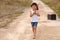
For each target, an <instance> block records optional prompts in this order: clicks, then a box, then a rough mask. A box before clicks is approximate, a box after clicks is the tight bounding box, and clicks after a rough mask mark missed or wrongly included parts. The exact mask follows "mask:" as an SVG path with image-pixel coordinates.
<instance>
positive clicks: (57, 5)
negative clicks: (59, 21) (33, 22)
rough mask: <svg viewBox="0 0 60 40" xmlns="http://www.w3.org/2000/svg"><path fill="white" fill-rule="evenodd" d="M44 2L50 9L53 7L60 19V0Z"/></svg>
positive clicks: (44, 0)
mask: <svg viewBox="0 0 60 40" xmlns="http://www.w3.org/2000/svg"><path fill="white" fill-rule="evenodd" d="M42 1H43V2H44V3H46V4H47V5H48V6H49V7H51V8H52V9H53V10H54V11H55V12H56V13H57V14H58V16H59V18H60V0H42Z"/></svg>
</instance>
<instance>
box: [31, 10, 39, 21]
mask: <svg viewBox="0 0 60 40" xmlns="http://www.w3.org/2000/svg"><path fill="white" fill-rule="evenodd" d="M37 12H38V11H36V13H37ZM31 13H32V14H33V13H34V11H33V10H31ZM31 22H38V16H37V15H33V16H32V17H31Z"/></svg>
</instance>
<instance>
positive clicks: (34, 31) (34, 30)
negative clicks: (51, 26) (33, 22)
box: [32, 27, 36, 39]
mask: <svg viewBox="0 0 60 40" xmlns="http://www.w3.org/2000/svg"><path fill="white" fill-rule="evenodd" d="M32 31H33V35H34V39H35V37H36V27H33V28H32Z"/></svg>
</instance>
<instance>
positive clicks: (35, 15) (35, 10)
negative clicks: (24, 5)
mask: <svg viewBox="0 0 60 40" xmlns="http://www.w3.org/2000/svg"><path fill="white" fill-rule="evenodd" d="M31 8H32V10H31V11H30V17H31V25H32V31H33V36H34V37H33V39H35V37H36V28H37V24H38V16H40V15H39V12H38V5H37V4H36V3H32V5H31Z"/></svg>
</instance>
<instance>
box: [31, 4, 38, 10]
mask: <svg viewBox="0 0 60 40" xmlns="http://www.w3.org/2000/svg"><path fill="white" fill-rule="evenodd" d="M33 5H35V6H36V7H37V10H39V9H38V5H37V3H32V5H31V7H32V6H33Z"/></svg>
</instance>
